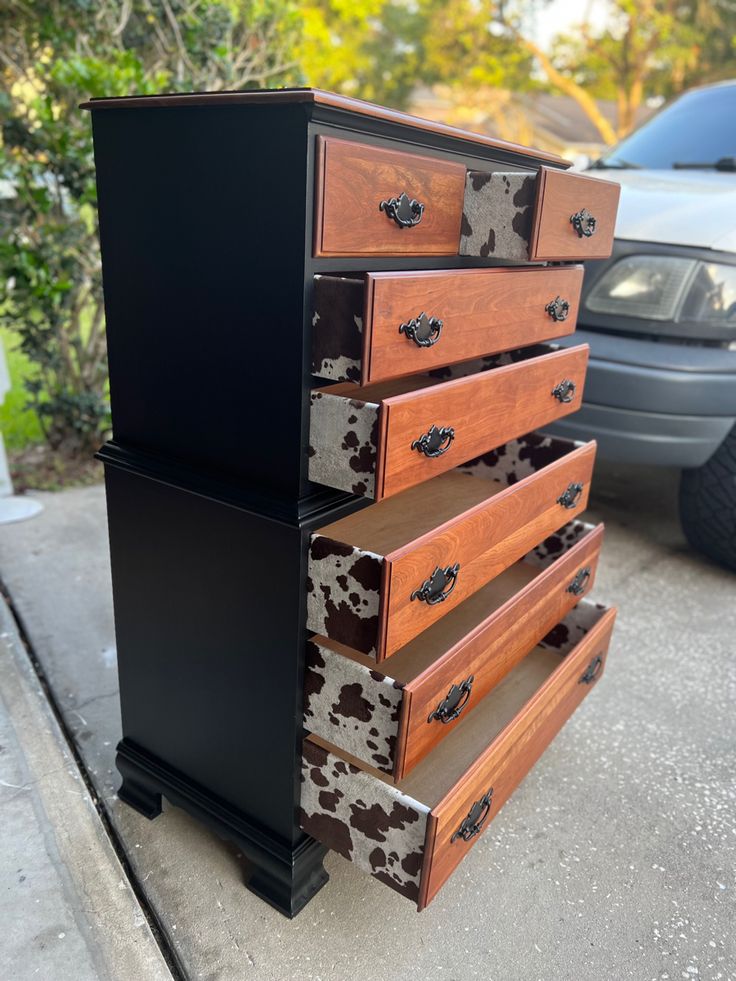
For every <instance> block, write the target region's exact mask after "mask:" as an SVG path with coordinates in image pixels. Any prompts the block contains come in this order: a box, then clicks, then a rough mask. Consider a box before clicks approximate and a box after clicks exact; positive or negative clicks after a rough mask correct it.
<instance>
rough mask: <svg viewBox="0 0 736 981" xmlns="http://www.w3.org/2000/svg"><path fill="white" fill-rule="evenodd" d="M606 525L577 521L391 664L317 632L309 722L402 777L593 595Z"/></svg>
mask: <svg viewBox="0 0 736 981" xmlns="http://www.w3.org/2000/svg"><path fill="white" fill-rule="evenodd" d="M602 540H603V525H598V526H597V527H593V525H589V524H585V523H583V522H582V521H572V522H570V523H569V524H567V525H565V526H564V527H563V528H561V529H560V530H559V532H557V533H556V534H554V535H552V536H550V537H549V538H547V539H546V540H545V541H544V542H543V543H542V545H540V546H538V547H537V548H536V549H534V551H532V552H530V553H529V554H528V555H526V556H524V558H523V559H522V560H520V561H519V562H517V563H515V564H514V565H512V566H511V568H509V569H507V570H506V572H503V573H501V575H500V576H497V577H496V578H495V579H493V580H492V581H491V582H490V583H488V585H486V586H484V587H483V588H482V589H480V590H478V592H477V593H475V594H474V595H473V596H472V597H471V598H470V599H468V600H466V601H465V602H464V603H461V604H460V606H458V607H456V608H455V609H454V610H453V611H452V612H451V613H449V614H448V615H447V616H446V617H444V618H443V619H442V620H440V621H439V622H438V623H436V624H435V625H434V626H433V627H430V628H429V630H427V631H426V632H425V633H423V634H421V636H419V637H417V638H415V640H413V641H412V642H411V643H409V644H407V645H406V647H402V649H401V650H400V651H399V652H398V653H397V654H395V655H394V656H393V657H392V658H390V660H388V661H385V662H384V663H383V664H382V665H381V668H382V669H383V670H378V668H377V666H376V665H375V664H374V663H373V662H372V661H371V660H370V659H369V658H366V657H363V656H362V655H360V654H358V653H357V651H353V650H351V649H350V648H349V647H344V646H343V645H341V644H337V643H336V642H335V641H330V640H327V639H326V638H325V637H319V636H314V637H312V638H311V639H310V640H309V642H308V644H307V660H306V670H305V675H304V726H305V728H306V729H308V730H309V731H310V732H311V733H313V734H314V735H317V736H321V737H322V738H323V739H327V740H329V741H330V742H331V743H333V744H334V745H335V746H337V747H338V748H339V749H341V750H344V751H345V752H346V753H350V755H351V756H354V757H357V758H358V759H359V760H361V762H362V763H365V764H367V765H368V766H372V767H375V768H376V769H378V770H382V771H384V772H386V773H389V774H391V776H392V777H393V778H394V780H401V779H402V778H403V777H404V776H406V775H407V773H409V771H410V770H412V769H413V768H414V767H415V766H416V765H417V763H419V762H420V760H422V759H423V758H424V757H425V756H426V755H427V753H428V752H430V750H432V749H433V748H434V747H435V746H436V745H437V744H438V743H439V742H441V741H442V740H443V739H445V738H446V737H447V736H448V735H449V734H450V733H451V732H453V731H454V729H456V728H457V726H458V725H459V723H460V719H461V718H465V717H466V716H468V715H469V714H470V713H471V712H472V711H473V710H474V709H476V708H477V707H478V705H480V704H481V702H482V700H483V698H484V697H485V696H486V695H487V694H488V693H489V692H490V691H491V690H492V689H493V688H494V687H495V686H496V685H497V684H498V683H499V681H501V679H502V678H503V677H504V676H505V675H506V674H508V672H509V671H511V670H512V668H514V667H515V666H516V665H517V664H518V663H519V661H520V660H521V659H522V658H523V657H524V655H526V654H527V653H528V652H529V651H530V650H531V649H532V648H533V647H534V645H535V644H537V643H538V642H539V641H540V640H541V639H542V638H543V637H544V636H545V634H547V633H548V632H549V631H550V630H551V629H552V627H554V625H555V624H556V623H558V622H559V621H560V620H561V619H562V618H563V617H564V616H565V615H566V614H567V613H569V611H570V610H571V609H572V607H573V606H575V604H576V603H578V602H579V600H580V598H581V596H583V595H585V594H587V593H588V592H589V590H590V589H591V588H592V585H593V582H594V580H595V572H596V568H597V565H598V556H599V553H600V548H601V543H602Z"/></svg>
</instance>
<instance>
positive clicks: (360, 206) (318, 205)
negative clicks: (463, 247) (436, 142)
mask: <svg viewBox="0 0 736 981" xmlns="http://www.w3.org/2000/svg"><path fill="white" fill-rule="evenodd" d="M464 189H465V167H464V166H463V165H462V164H458V163H452V162H449V161H447V160H440V159H437V158H433V157H425V156H420V155H419V154H415V153H403V152H401V151H397V150H383V149H380V148H379V147H375V146H370V145H368V144H365V143H351V142H349V141H347V140H339V139H334V138H332V137H323V136H318V137H317V189H316V196H315V197H316V201H315V215H314V254H315V256H341V255H384V256H391V255H393V256H402V255H455V254H456V253H457V243H458V240H459V237H460V218H461V215H462V210H463V194H464Z"/></svg>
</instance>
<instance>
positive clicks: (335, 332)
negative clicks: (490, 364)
mask: <svg viewBox="0 0 736 981" xmlns="http://www.w3.org/2000/svg"><path fill="white" fill-rule="evenodd" d="M582 281H583V268H582V266H559V267H554V268H549V269H544V268H531V269H520V268H517V269H503V268H500V267H496V268H489V269H457V270H442V271H439V272H434V271H428V270H427V271H423V272H379V273H366V274H365V275H363V276H359V277H358V276H357V274H353V275H352V276H350V275H346V276H317V277H316V278H315V283H314V316H313V319H312V323H313V330H312V373H313V374H314V375H318V376H319V377H321V378H329V379H330V380H332V381H352V382H359V383H360V384H361V385H368V384H370V383H372V382H379V381H385V380H386V379H388V378H397V377H399V376H401V375H411V374H415V373H416V372H421V371H428V370H430V369H432V368H436V367H438V366H440V365H447V364H455V363H456V362H458V361H466V360H468V359H470V358H479V357H482V356H484V355H487V354H496V353H498V352H500V351H508V350H510V349H511V348H518V347H520V346H521V345H531V344H538V343H539V342H540V341H545V340H549V339H550V338H553V337H562V336H563V335H565V334H571V333H572V332H573V331H574V330H575V322H576V320H577V315H578V301H579V298H580V287H581V285H582Z"/></svg>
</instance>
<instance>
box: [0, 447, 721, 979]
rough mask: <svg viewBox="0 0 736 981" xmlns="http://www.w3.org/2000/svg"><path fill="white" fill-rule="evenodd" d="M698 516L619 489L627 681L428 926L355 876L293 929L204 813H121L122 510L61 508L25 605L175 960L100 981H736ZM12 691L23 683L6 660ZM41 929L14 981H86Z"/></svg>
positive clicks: (108, 857) (610, 692) (712, 580)
mask: <svg viewBox="0 0 736 981" xmlns="http://www.w3.org/2000/svg"><path fill="white" fill-rule="evenodd" d="M675 498H676V475H675V474H673V473H670V472H667V471H659V472H654V471H653V472H647V471H645V470H638V469H635V468H624V467H611V466H600V467H599V469H598V473H597V475H596V480H595V482H594V495H593V502H592V507H591V509H590V511H589V514H590V515H592V516H593V517H594V518H596V519H602V520H605V522H606V527H607V532H606V542H605V544H604V551H603V561H602V567H601V570H600V572H599V575H598V581H597V585H596V590H595V596H596V598H600V599H602V600H605V601H607V602H615V603H617V604H618V606H619V620H618V624H617V627H616V630H615V633H614V642H613V646H612V649H611V655H610V657H609V666H608V670H607V674H606V677H605V679H604V680H603V682H602V684H601V685H600V686H599V688H598V689H597V690H596V691H595V692H594V693H593V694H592V695H591V697H590V698H589V699H587V700H586V702H585V703H584V704H583V706H582V708H581V709H580V711H579V712H578V713H577V714H576V716H575V717H574V718H573V719H572V720H571V722H570V723H569V724H568V725H567V726H566V727H565V729H564V730H563V731H562V733H561V734H560V736H559V738H558V739H557V740H556V741H555V743H554V744H553V745H552V747H551V748H550V750H549V751H548V752H547V753H546V754H545V756H544V758H543V759H542V761H541V762H540V764H539V765H538V766H537V767H536V768H535V770H534V771H533V772H532V773H531V774H530V776H529V777H528V778H527V779H526V780H525V781H524V783H523V784H522V786H521V787H520V788H519V790H518V791H517V792H516V794H515V795H514V796H513V798H512V799H511V800H510V801H509V803H508V804H507V805H506V806H505V807H504V808H503V810H502V811H501V813H500V815H499V816H498V817H497V818H496V820H495V821H494V822H493V824H492V826H491V827H490V828H489V830H488V831H487V832H486V833H485V834H484V836H483V838H482V839H481V840H480V841H479V843H478V845H477V846H476V847H475V848H474V849H473V851H472V852H471V853H470V855H469V856H468V858H467V859H466V861H465V863H464V864H463V866H461V868H460V869H459V870H458V872H457V873H456V875H455V876H454V877H453V879H452V880H451V881H450V882H449V883H448V885H447V886H446V887H445V889H444V890H443V891H442V892H441V893H440V895H439V897H438V898H437V900H436V901H435V902H434V903H433V904H432V906H431V907H430V908H429V909H428V910H427V911H425V912H424V913H422V914H417V913H416V912H415V911H414V910H413V908H412V907H411V905H410V904H409V903H407V902H406V901H404V900H402V899H401V898H400V897H398V896H397V895H395V894H393V893H392V892H391V891H390V890H388V889H386V888H385V887H384V886H382V885H380V884H379V883H377V882H375V881H373V880H372V879H370V878H369V877H366V876H364V875H362V874H360V873H359V872H358V871H357V870H355V869H353V868H352V867H351V866H350V864H349V863H348V862H346V861H344V860H343V859H341V858H339V857H338V856H334V855H333V856H330V857H329V858H328V860H327V867H328V870H329V872H330V875H331V881H330V882H329V883H328V884H327V886H326V887H325V888H324V889H323V890H322V892H321V893H320V894H319V895H318V896H317V897H316V899H315V900H314V901H313V902H312V903H311V904H310V905H309V906H308V907H307V908H306V909H305V911H304V912H303V913H302V914H301V915H300V916H299V917H297V918H296V919H295V920H293V921H291V922H289V921H287V920H286V919H284V918H283V917H281V916H280V915H279V914H277V913H276V912H274V911H273V910H272V909H270V908H269V907H268V906H266V905H265V904H263V903H261V902H260V901H258V900H257V899H256V898H255V897H253V896H252V895H251V894H250V893H248V892H247V891H246V890H245V889H244V888H243V886H242V878H243V874H244V869H243V866H242V861H243V860H242V858H241V857H240V856H239V855H238V854H237V853H236V852H235V851H234V849H233V848H231V847H230V846H229V845H227V844H224V843H223V842H221V841H219V840H218V839H217V838H215V837H214V836H212V835H211V834H209V833H208V832H206V831H205V830H204V829H203V828H201V827H200V826H199V825H197V824H196V823H195V822H194V821H193V820H191V819H190V818H188V817H187V816H186V815H185V814H183V813H182V812H181V811H177V810H176V809H174V808H172V807H165V810H164V813H163V815H162V816H161V817H160V818H158V819H157V820H156V821H154V822H153V823H148V822H147V821H145V820H144V819H143V818H141V817H139V816H138V815H137V814H135V813H134V812H132V811H131V810H129V809H128V808H126V807H125V806H124V805H122V804H121V803H119V802H118V801H117V799H116V798H115V790H116V787H117V782H118V780H117V776H116V774H115V772H114V768H113V753H114V748H115V744H116V742H117V740H118V738H119V735H120V720H119V714H118V708H117V701H116V691H117V676H116V665H115V647H114V634H113V623H112V609H111V597H110V582H109V568H108V553H107V537H106V528H105V513H104V496H103V492H102V490H101V488H99V487H92V488H85V489H79V490H72V491H67V492H64V493H61V494H55V495H43V503H44V507H45V510H44V513H43V515H42V516H41V517H39V518H38V519H35V520H34V521H30V522H27V523H25V524H18V525H14V526H9V527H6V528H3V529H2V531H1V532H0V574H1V575H2V578H3V581H4V584H5V588H6V590H7V592H8V594H9V596H10V599H11V601H12V604H13V608H14V612H15V614H16V616H17V617H18V618H19V621H20V623H21V625H22V627H23V629H24V630H25V634H26V639H27V642H28V644H29V646H30V648H31V652H32V654H33V656H34V657H35V658H37V659H38V663H39V665H40V669H41V670H42V672H43V674H44V676H45V678H46V679H47V681H48V685H49V687H50V690H51V694H52V698H53V701H54V703H55V705H56V707H57V708H58V712H59V715H60V718H61V721H62V723H63V726H64V728H65V730H66V733H67V735H68V736H69V738H70V739H71V744H72V748H73V750H74V751H75V752H76V753H77V759H78V765H79V767H81V773H80V776H81V777H84V776H85V775H86V776H87V777H88V779H89V781H90V784H91V787H92V790H93V792H94V793H95V794H96V796H97V798H98V800H99V802H100V803H99V806H100V807H101V809H102V811H103V814H104V816H105V817H106V819H107V821H108V822H109V823H108V826H107V827H105V825H104V824H102V823H100V825H99V828H98V831H99V833H100V834H101V835H103V836H105V835H107V836H108V837H109V838H110V839H111V841H112V845H113V846H114V848H110V849H107V851H106V850H105V849H104V848H99V849H97V851H96V852H95V853H94V854H93V853H92V852H85V853H84V854H78V856H77V863H82V864H84V863H85V862H86V863H88V865H89V864H93V865H94V866H95V868H97V870H98V873H99V876H100V877H104V876H105V875H107V873H108V872H109V865H110V862H111V861H112V862H122V866H121V867H122V868H123V871H124V875H123V877H122V880H121V881H122V888H123V890H124V891H125V894H126V897H128V899H129V898H130V896H129V893H128V890H129V889H130V890H131V892H132V893H133V901H134V902H135V903H137V904H138V907H139V914H140V916H139V921H138V922H142V923H144V925H145V931H144V933H145V936H143V940H144V941H145V944H146V945H152V946H150V947H149V946H146V951H148V956H150V958H151V960H150V961H149V963H150V964H151V965H152V967H151V971H150V973H149V974H148V975H146V972H145V971H143V972H142V974H141V972H140V971H136V972H135V973H136V977H135V979H134V978H133V977H132V976H131V974H130V973H126V971H128V972H130V970H132V969H131V968H130V967H126V966H125V964H124V963H123V962H122V961H121V960H120V959H119V958H118V957H116V956H115V952H114V951H112V952H109V953H110V956H109V957H107V959H105V958H103V959H98V962H99V964H101V965H102V967H100V968H98V974H97V977H100V978H108V977H110V978H121V979H123V981H128V979H130V981H139V979H140V978H141V977H146V981H147V977H158V976H159V973H157V972H160V971H161V965H162V963H163V960H164V959H166V961H167V962H168V967H167V968H165V970H167V971H169V972H170V974H171V976H173V977H177V976H179V977H182V978H187V979H207V981H215V979H217V981H239V979H249V978H253V979H258V981H272V979H273V981H287V979H295V981H312V979H314V981H316V979H320V981H352V979H358V978H360V979H361V981H394V979H395V981H428V979H429V981H435V979H443V981H470V979H474V978H479V979H483V981H535V979H541V981H609V979H611V981H619V979H624V978H634V979H641V981H645V979H652V981H654V979H679V978H686V979H691V981H696V979H697V981H706V979H708V981H716V979H717V981H722V979H723V981H729V979H730V981H734V979H736V940H735V939H734V926H735V925H736V904H735V903H734V895H735V883H734V869H735V866H736V861H735V856H736V817H735V814H736V810H735V809H736V776H735V775H736V750H735V747H736V725H735V724H734V722H735V720H736V711H735V707H736V640H735V638H736V577H734V576H733V575H732V574H730V573H728V572H726V571H724V570H721V569H719V568H717V567H715V566H713V565H711V564H710V563H708V562H707V561H705V560H701V559H700V558H699V557H697V556H695V555H694V554H692V553H691V552H689V551H688V550H687V548H686V545H685V543H684V540H683V539H682V536H681V533H680V531H679V528H678V525H677V521H676V514H675ZM6 633H8V636H9V632H6ZM14 642H15V643H16V644H17V642H18V638H17V637H16V639H15V641H14ZM2 671H3V672H5V673H12V672H13V671H14V668H13V667H12V664H11V661H10V660H9V659H7V658H4V659H3V661H2ZM37 696H38V697H39V698H42V693H41V694H39V693H38V692H37ZM58 739H62V737H61V735H58ZM63 749H64V747H63V746H62V750H63ZM3 758H4V757H3V756H0V761H2V760H3ZM72 765H73V766H76V765H77V764H75V763H74V762H73V761H72ZM7 782H11V781H7ZM5 790H6V788H5V787H4V785H2V784H0V802H2V801H3V797H2V796H1V793H2V792H5ZM2 813H3V814H4V813H5V811H4V810H3V812H2ZM93 816H94V818H95V820H97V821H98V822H99V818H98V817H97V816H96V815H93ZM18 834H19V832H18V830H16V831H12V829H11V830H9V828H8V826H7V824H6V822H5V821H3V824H2V830H0V837H4V838H8V837H9V838H11V839H12V840H13V842H14V847H16V849H17V848H18V847H20V846H21V845H22V846H23V847H25V848H26V849H28V850H38V849H40V848H41V847H42V845H41V844H39V842H38V840H37V839H35V838H28V840H26V841H23V842H19V841H18V839H17V837H14V835H15V836H17V835H18ZM3 847H5V846H4V845H3ZM79 847H80V848H82V847H83V846H82V845H81V844H80V845H79ZM115 848H116V849H117V850H118V856H117V857H116V856H115V855H114V854H113V853H114V849H115ZM51 851H52V852H53V849H51ZM47 858H48V861H49V862H50V863H51V865H53V863H54V862H56V863H57V865H58V864H59V863H62V864H63V862H64V856H63V855H61V854H58V853H57V854H56V855H54V854H51V855H50V857H49V856H47ZM246 871H247V870H246ZM116 874H117V872H116ZM118 878H120V877H118ZM16 879H17V876H16V877H13V876H10V877H8V878H6V877H5V876H4V877H3V889H4V890H6V893H7V894H6V897H5V898H6V901H7V902H8V907H7V909H8V910H12V909H13V905H14V902H18V903H19V902H20V896H21V888H22V887H23V888H31V887H29V886H26V882H27V880H26V881H25V882H23V883H22V884H20V883H18V882H17V881H16ZM38 888H41V887H40V885H39V886H38ZM66 902H67V907H66V912H65V913H64V914H63V915H64V916H66V917H67V918H72V919H73V918H74V917H75V916H76V917H77V921H78V922H82V921H83V923H82V925H83V927H84V929H85V930H87V934H86V935H87V936H88V937H91V940H89V943H91V944H92V946H94V944H103V945H104V944H105V942H106V941H105V938H104V934H105V931H104V930H99V929H97V931H96V932H95V931H94V930H93V927H94V926H95V925H97V926H99V923H100V920H99V917H98V915H97V913H96V911H95V909H94V908H90V907H89V903H88V902H87V901H86V900H85V898H84V896H83V894H82V893H79V894H76V893H69V892H68V891H67V894H66ZM85 903H86V906H85ZM75 904H76V905H75ZM16 908H17V909H20V908H21V907H20V905H18V906H17V907H16ZM28 908H29V909H30V908H31V907H28ZM7 915H8V913H7V912H6V915H5V917H4V920H5V922H6V923H7ZM24 915H25V914H24ZM29 915H30V914H29ZM60 915H61V914H60ZM131 915H133V914H131ZM136 915H137V914H136ZM80 917H81V920H80ZM31 923H32V927H33V928H29V929H27V930H25V931H24V932H23V934H22V936H20V935H19V936H20V940H19V943H22V946H23V956H22V957H18V956H17V953H18V952H17V951H15V954H16V957H15V960H14V961H13V962H12V963H13V964H14V965H15V967H14V969H13V973H12V975H11V974H9V973H8V971H7V970H3V964H4V963H5V964H10V963H11V961H10V960H9V959H6V961H5V962H4V961H3V959H2V958H3V956H4V955H3V954H2V953H0V975H1V976H2V977H7V978H9V979H10V978H11V977H12V979H13V981H25V979H26V978H29V979H30V978H38V977H41V978H44V979H45V978H49V979H52V981H57V978H64V979H65V978H70V979H71V978H74V979H75V981H77V979H79V978H82V977H83V976H84V977H86V975H83V974H82V973H81V972H78V973H77V974H74V973H63V972H61V971H58V972H57V973H56V974H53V975H51V974H49V973H47V965H48V964H49V961H48V959H44V957H46V955H45V954H44V950H45V948H44V946H43V943H44V941H43V937H44V936H45V934H44V933H43V930H44V928H45V924H44V923H43V922H42V919H41V917H40V916H39V918H38V921H37V922H36V923H34V922H33V917H32V916H31ZM85 923H86V925H85ZM90 930H92V933H90ZM57 932H58V933H61V932H65V930H63V929H61V928H60V929H59V930H58V931H57ZM11 936H12V931H11ZM57 940H58V938H57ZM8 942H9V941H8V939H7V936H6V938H5V940H4V944H5V945H6V946H7V944H8ZM154 948H155V949H154ZM10 953H13V951H11V952H10ZM159 957H160V959H159ZM18 965H20V966H18ZM39 968H40V969H39Z"/></svg>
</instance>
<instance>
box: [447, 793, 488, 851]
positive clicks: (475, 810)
mask: <svg viewBox="0 0 736 981" xmlns="http://www.w3.org/2000/svg"><path fill="white" fill-rule="evenodd" d="M492 799H493V787H491V788H490V790H489V791H488V793H487V794H484V796H483V797H481V799H480V800H477V801H476V802H475V803H474V804H473V806H472V807H471V808H470V810H469V811H468V816H467V817H466V818H465V820H464V821H463V823H462V824H461V825H460V827H459V828H458V829H457V831H456V832H455V834H454V835H453V836H452V838H450V843H452V842H453V841H456V840H457V839H458V838H461V839H462V840H463V841H470V839H471V838H475V836H476V835H479V834H480V833H481V830H482V828H483V822H484V821H485V819H486V818H487V817H488V815H489V814H490V811H491V800H492Z"/></svg>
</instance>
